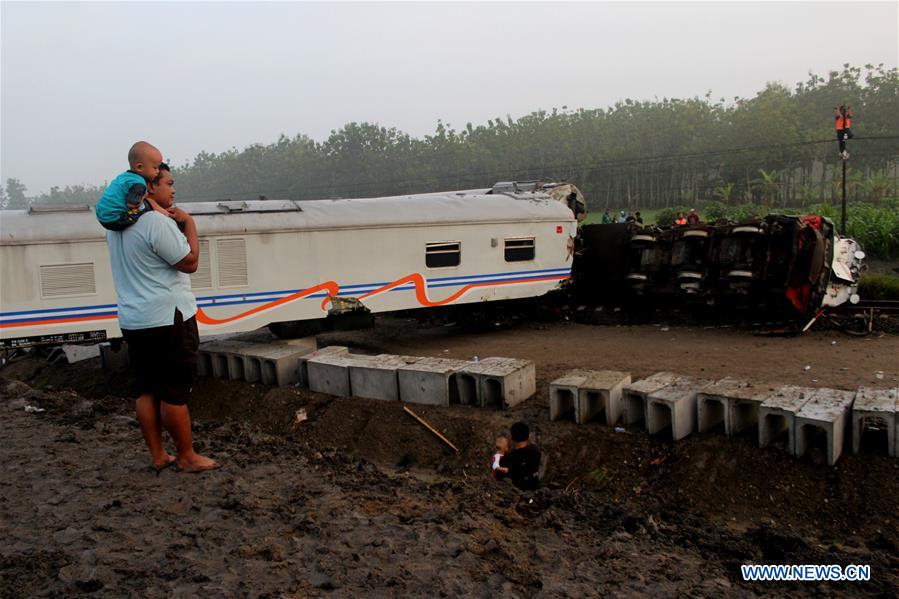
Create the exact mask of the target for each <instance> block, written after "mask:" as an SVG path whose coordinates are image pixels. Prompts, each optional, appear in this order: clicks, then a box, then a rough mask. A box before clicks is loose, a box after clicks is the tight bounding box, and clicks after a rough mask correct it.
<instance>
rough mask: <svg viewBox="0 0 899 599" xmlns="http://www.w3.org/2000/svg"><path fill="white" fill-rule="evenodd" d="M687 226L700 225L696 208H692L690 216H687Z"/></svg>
mask: <svg viewBox="0 0 899 599" xmlns="http://www.w3.org/2000/svg"><path fill="white" fill-rule="evenodd" d="M687 224H688V225H698V224H699V215H698V214H697V213H696V208H690V214H688V215H687Z"/></svg>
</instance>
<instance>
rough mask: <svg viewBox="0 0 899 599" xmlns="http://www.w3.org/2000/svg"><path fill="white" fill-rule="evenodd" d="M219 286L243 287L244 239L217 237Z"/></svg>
mask: <svg viewBox="0 0 899 599" xmlns="http://www.w3.org/2000/svg"><path fill="white" fill-rule="evenodd" d="M215 249H216V258H217V259H218V276H219V287H244V286H246V285H247V284H248V281H247V242H246V240H245V239H218V240H216V242H215Z"/></svg>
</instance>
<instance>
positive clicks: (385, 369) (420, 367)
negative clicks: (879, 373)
mask: <svg viewBox="0 0 899 599" xmlns="http://www.w3.org/2000/svg"><path fill="white" fill-rule="evenodd" d="M297 371H298V381H299V384H300V386H308V387H309V389H310V390H312V391H316V392H318V393H327V394H329V395H337V396H342V397H349V396H354V397H364V398H368V399H382V400H388V401H398V400H399V401H404V402H408V403H417V404H426V405H434V406H449V405H452V404H467V405H475V406H480V407H498V408H509V407H512V406H514V405H516V404H518V403H521V402H522V401H524V400H526V399H528V398H530V397H532V396H533V395H534V393H535V392H536V369H535V367H534V363H533V362H531V361H529V360H517V359H513V358H484V359H483V360H481V361H480V362H468V361H464V360H452V359H447V358H422V357H416V356H396V355H392V354H379V355H376V356H364V355H358V354H350V353H349V350H348V349H347V348H345V347H339V346H332V347H326V348H324V349H322V350H318V351H316V352H313V353H311V354H308V355H306V356H303V357H301V358H300V360H299V364H298V369H297Z"/></svg>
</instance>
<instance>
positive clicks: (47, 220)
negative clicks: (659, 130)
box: [0, 181, 863, 348]
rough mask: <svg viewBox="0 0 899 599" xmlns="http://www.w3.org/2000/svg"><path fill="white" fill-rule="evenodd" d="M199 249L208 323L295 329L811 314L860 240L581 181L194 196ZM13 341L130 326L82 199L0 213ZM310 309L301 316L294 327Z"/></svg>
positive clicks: (817, 226)
mask: <svg viewBox="0 0 899 599" xmlns="http://www.w3.org/2000/svg"><path fill="white" fill-rule="evenodd" d="M183 207H185V208H186V209H187V210H188V211H189V212H191V213H192V214H193V215H194V217H195V218H196V220H197V225H198V229H199V231H200V234H201V235H200V247H201V258H200V265H199V269H198V270H197V272H195V273H194V274H193V275H191V282H192V286H193V288H194V292H195V294H196V296H197V304H198V308H199V311H198V313H197V321H198V323H199V325H200V332H201V335H208V334H216V333H233V332H240V331H250V330H254V329H257V328H260V327H264V326H269V327H271V328H272V329H273V330H274V331H276V333H280V334H288V335H289V334H291V333H292V332H296V331H300V330H304V331H307V332H308V331H310V330H311V331H314V330H315V327H312V328H311V329H310V328H309V327H305V324H309V323H321V322H322V321H323V320H326V319H328V318H330V317H331V316H334V315H336V316H338V317H342V316H344V315H345V312H351V313H352V312H362V313H379V312H380V313H383V312H392V311H399V310H410V309H411V310H415V309H422V310H432V309H436V308H440V307H443V306H456V305H460V304H479V303H483V302H496V301H506V300H520V299H532V298H537V297H540V296H543V295H545V294H547V293H549V292H551V291H554V290H558V289H560V288H563V287H565V286H567V283H566V282H567V281H569V280H570V279H574V282H575V283H576V285H575V289H576V292H577V293H580V294H581V295H582V296H586V299H587V300H588V301H594V302H601V301H604V300H607V299H615V298H618V299H621V298H623V299H631V298H634V297H639V298H644V299H647V300H649V301H654V300H655V299H656V298H660V297H664V296H673V297H682V298H685V299H686V300H688V301H690V302H701V303H705V304H709V303H718V304H721V305H727V304H734V305H748V306H753V307H760V306H761V307H770V308H772V309H776V310H779V311H782V312H784V313H785V314H786V315H787V316H792V317H794V318H798V317H800V316H804V315H806V314H810V313H813V312H815V311H816V310H817V309H819V308H820V307H822V306H828V305H838V304H840V303H843V302H845V301H850V300H851V298H853V297H855V296H854V293H855V289H856V283H857V278H858V272H859V269H860V266H861V260H862V258H863V253H862V252H860V251H859V248H858V246H857V244H856V243H855V242H854V241H852V240H851V239H844V238H840V237H838V236H837V235H836V234H835V232H834V227H833V223H831V222H830V221H829V220H827V219H824V218H821V217H815V216H808V217H791V216H781V215H771V216H768V217H766V218H764V219H756V220H753V221H749V222H745V223H739V224H720V225H712V226H708V225H702V226H694V227H675V228H670V227H668V228H666V227H635V226H634V225H586V226H582V227H579V226H578V223H579V222H580V221H581V220H583V218H584V216H585V215H586V202H585V199H584V197H583V195H582V194H581V192H580V191H579V190H578V189H577V187H575V186H574V185H572V184H569V183H555V182H547V181H539V182H536V181H530V182H505V183H497V184H496V185H494V187H492V188H489V189H479V190H469V191H459V192H441V193H430V194H418V195H410V196H398V197H389V198H367V199H343V200H317V201H306V202H294V201H288V200H266V201H253V202H234V201H223V202H207V203H194V204H185V205H183ZM0 272H2V281H0V282H2V285H0V348H2V347H7V348H9V347H24V346H28V345H35V344H58V343H67V342H80V341H97V340H102V339H106V338H114V337H118V336H119V335H120V331H119V328H118V323H117V316H116V303H115V302H116V298H115V290H114V288H113V285H112V275H111V271H110V268H109V256H108V254H107V249H106V242H105V238H104V233H103V229H101V228H100V226H99V225H98V224H97V222H96V219H95V217H94V214H93V211H92V210H91V209H90V208H89V207H87V206H84V207H81V208H71V207H60V208H52V209H49V210H41V209H32V210H29V211H22V210H18V211H16V210H13V211H2V212H0ZM297 323H303V324H304V326H303V327H298V326H296V325H297Z"/></svg>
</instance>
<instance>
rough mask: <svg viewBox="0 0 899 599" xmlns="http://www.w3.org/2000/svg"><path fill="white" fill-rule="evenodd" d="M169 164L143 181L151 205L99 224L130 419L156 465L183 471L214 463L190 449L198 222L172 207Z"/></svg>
mask: <svg viewBox="0 0 899 599" xmlns="http://www.w3.org/2000/svg"><path fill="white" fill-rule="evenodd" d="M174 183H175V182H174V179H172V174H171V172H170V170H169V167H168V166H167V165H166V164H165V163H163V164H161V165H160V166H159V175H158V176H157V177H156V179H154V180H152V181H149V182H148V188H147V191H148V197H147V201H148V202H149V203H150V204H151V206H152V207H153V209H154V210H152V211H150V212H147V213H145V214H144V215H142V216H141V217H140V218H139V219H138V220H137V221H136V222H135V223H134V224H133V225H131V226H130V227H128V228H127V229H124V230H122V231H106V243H107V245H108V246H109V259H110V262H111V264H112V278H113V283H114V284H115V289H116V295H117V296H118V317H119V326H120V327H121V329H122V336H123V337H124V338H125V341H126V342H127V343H128V356H129V358H130V361H131V368H132V370H133V371H134V374H135V378H136V383H137V389H136V391H137V395H138V398H137V402H136V411H137V420H138V422H139V423H140V429H141V432H142V433H143V436H144V441H146V443H147V448H148V449H149V450H150V456H151V458H152V463H153V467H154V468H155V469H156V471H157V472H159V471H161V470H162V469H164V468H166V467H168V466H170V465H173V464H174V465H175V466H176V467H177V468H178V469H180V470H181V471H183V472H202V471H205V470H213V469H215V468H218V467H219V464H218V463H217V462H215V461H214V460H211V459H209V458H207V457H204V456H202V455H200V454H198V453H196V452H195V451H194V449H193V436H192V434H191V424H190V412H189V410H188V408H187V402H188V399H189V398H190V393H191V387H192V384H193V373H194V368H195V367H196V361H197V347H198V345H199V335H198V333H197V321H196V318H195V314H196V312H197V303H196V300H195V298H194V295H193V291H192V290H191V287H190V276H189V275H188V273H192V272H195V271H196V270H197V265H198V263H199V258H200V245H199V242H198V240H197V227H196V225H195V224H194V220H193V218H192V217H191V216H190V215H189V214H188V213H187V212H185V211H184V210H182V209H181V208H175V207H173V205H172V204H173V202H174V200H175V187H174ZM162 429H165V430H167V431H168V432H169V434H170V435H171V436H172V439H173V440H174V442H175V447H176V449H177V452H178V456H177V457H174V456H172V455H170V454H169V453H168V452H166V450H165V449H164V448H163V445H162Z"/></svg>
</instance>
